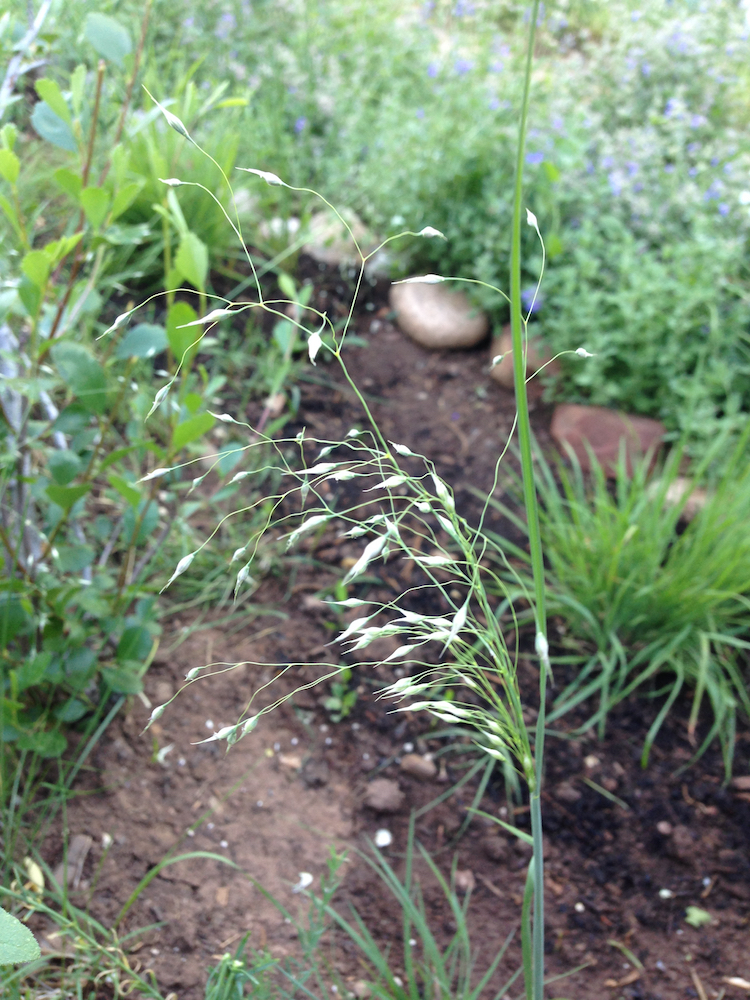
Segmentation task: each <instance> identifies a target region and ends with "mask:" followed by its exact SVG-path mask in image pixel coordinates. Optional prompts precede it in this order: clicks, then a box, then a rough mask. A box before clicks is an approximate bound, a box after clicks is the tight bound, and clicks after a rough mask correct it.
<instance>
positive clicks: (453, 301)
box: [390, 281, 489, 350]
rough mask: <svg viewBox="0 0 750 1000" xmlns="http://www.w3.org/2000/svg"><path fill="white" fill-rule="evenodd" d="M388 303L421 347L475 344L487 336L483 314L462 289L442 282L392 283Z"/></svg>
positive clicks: (449, 347)
mask: <svg viewBox="0 0 750 1000" xmlns="http://www.w3.org/2000/svg"><path fill="white" fill-rule="evenodd" d="M390 302H391V307H392V308H393V310H394V312H395V313H396V320H397V322H398V325H399V326H400V327H401V329H402V330H403V332H404V333H405V334H406V335H407V336H408V337H411V339H412V340H415V341H416V342H417V343H418V344H421V345H422V346H423V347H431V348H434V349H436V350H445V349H455V348H461V347H474V345H475V344H478V343H479V342H480V341H481V340H483V339H484V338H485V337H486V336H487V331H488V329H489V323H488V321H487V317H486V316H485V315H484V313H483V312H481V310H479V309H477V308H476V307H475V306H474V305H472V303H471V302H469V300H468V299H467V298H466V296H465V295H464V294H463V292H458V291H454V290H452V289H450V288H448V287H446V286H444V285H442V284H440V285H430V284H427V283H425V282H421V281H420V282H415V283H414V284H395V285H391V292H390Z"/></svg>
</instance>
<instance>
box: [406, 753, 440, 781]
mask: <svg viewBox="0 0 750 1000" xmlns="http://www.w3.org/2000/svg"><path fill="white" fill-rule="evenodd" d="M401 770H402V771H403V772H404V773H405V774H410V775H411V776H412V777H413V778H419V780H420V781H432V780H433V778H435V777H436V776H437V773H438V770H437V767H436V766H435V761H434V760H432V758H431V757H422V756H421V755H420V754H418V753H407V754H406V755H405V756H404V757H402V758H401Z"/></svg>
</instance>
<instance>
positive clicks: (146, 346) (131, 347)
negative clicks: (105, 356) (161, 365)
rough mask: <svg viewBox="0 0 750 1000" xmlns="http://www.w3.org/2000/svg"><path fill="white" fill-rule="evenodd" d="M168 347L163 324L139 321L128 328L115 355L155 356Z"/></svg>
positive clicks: (129, 356) (122, 356)
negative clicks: (157, 324) (130, 328)
mask: <svg viewBox="0 0 750 1000" xmlns="http://www.w3.org/2000/svg"><path fill="white" fill-rule="evenodd" d="M166 349H167V335H166V333H165V332H164V327H163V326H156V325H155V324H153V323H139V324H138V326H134V327H133V329H132V330H128V332H127V333H126V334H125V336H124V337H123V338H122V340H121V341H120V343H119V344H118V345H117V351H116V352H115V356H116V357H118V358H121V359H125V358H153V357H156V355H157V354H161V352H162V351H166Z"/></svg>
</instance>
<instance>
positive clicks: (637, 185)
mask: <svg viewBox="0 0 750 1000" xmlns="http://www.w3.org/2000/svg"><path fill="white" fill-rule="evenodd" d="M633 190H634V191H635V192H636V194H637V193H638V192H639V191H642V190H643V185H642V184H641V182H640V181H637V182H636V183H635V184H634V185H633Z"/></svg>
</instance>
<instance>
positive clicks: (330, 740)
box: [325, 736, 333, 989]
mask: <svg viewBox="0 0 750 1000" xmlns="http://www.w3.org/2000/svg"><path fill="white" fill-rule="evenodd" d="M332 743H333V740H332V739H331V737H330V736H326V738H325V745H326V746H327V747H329V746H330V745H331V744H332ZM331 989H333V987H331Z"/></svg>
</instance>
